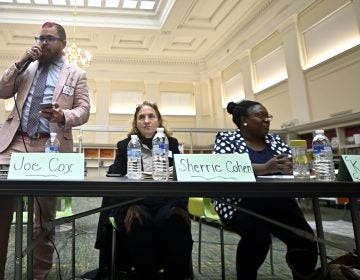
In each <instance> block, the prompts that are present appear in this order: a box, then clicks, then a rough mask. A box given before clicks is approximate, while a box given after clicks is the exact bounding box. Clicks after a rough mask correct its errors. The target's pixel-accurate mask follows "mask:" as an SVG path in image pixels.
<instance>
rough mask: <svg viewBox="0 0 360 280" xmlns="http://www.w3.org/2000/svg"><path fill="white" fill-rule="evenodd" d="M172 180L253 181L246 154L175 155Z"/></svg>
mask: <svg viewBox="0 0 360 280" xmlns="http://www.w3.org/2000/svg"><path fill="white" fill-rule="evenodd" d="M174 180H177V181H219V182H224V181H246V182H252V181H255V176H254V171H253V169H252V166H251V161H250V159H249V156H248V154H175V155H174Z"/></svg>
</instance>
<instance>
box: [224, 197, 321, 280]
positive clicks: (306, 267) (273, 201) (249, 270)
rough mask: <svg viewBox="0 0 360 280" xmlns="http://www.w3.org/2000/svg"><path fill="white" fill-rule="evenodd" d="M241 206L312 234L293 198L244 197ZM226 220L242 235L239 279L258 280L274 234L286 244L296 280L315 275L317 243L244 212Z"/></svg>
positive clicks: (239, 248)
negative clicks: (259, 270) (258, 274)
mask: <svg viewBox="0 0 360 280" xmlns="http://www.w3.org/2000/svg"><path fill="white" fill-rule="evenodd" d="M240 206H241V207H242V208H246V209H249V210H252V211H253V212H256V213H259V214H261V215H263V216H266V217H268V218H271V219H274V220H276V221H279V222H282V223H284V224H287V225H289V226H292V227H296V228H299V229H302V230H304V231H307V232H310V233H312V232H313V231H312V229H311V227H310V226H309V224H308V223H307V222H306V220H305V217H304V215H303V213H302V212H301V210H300V208H299V207H298V205H297V203H296V201H295V200H293V199H287V198H264V199H263V198H244V199H243V200H242V201H241V203H240ZM223 221H224V223H225V224H227V225H228V226H229V227H230V228H232V229H233V230H234V231H236V232H237V233H239V234H240V236H241V239H240V241H239V244H238V247H237V253H236V270H237V278H238V279H241V280H255V279H256V277H257V271H258V269H259V267H260V266H261V265H262V263H263V262H264V260H265V258H266V255H267V253H268V251H269V248H270V244H271V235H273V236H275V237H277V238H279V239H280V240H281V241H283V242H284V243H285V244H286V245H287V253H288V255H287V256H288V257H287V260H288V263H289V264H290V265H291V268H292V271H293V278H294V279H306V278H305V277H307V276H310V275H311V274H312V273H313V271H314V269H315V267H316V263H317V254H318V249H317V243H316V242H314V241H312V240H309V239H306V238H303V237H300V236H298V235H296V234H295V233H293V232H290V231H289V230H287V229H284V228H281V227H279V226H276V225H273V224H271V223H269V222H266V221H264V220H261V219H259V218H256V217H253V216H251V215H249V214H246V213H243V212H241V211H237V212H236V213H235V216H234V217H233V219H232V220H231V221H228V220H223ZM299 275H301V276H304V278H301V277H299Z"/></svg>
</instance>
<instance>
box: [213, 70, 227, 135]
mask: <svg viewBox="0 0 360 280" xmlns="http://www.w3.org/2000/svg"><path fill="white" fill-rule="evenodd" d="M211 80H212V100H213V104H214V105H213V112H212V115H213V117H214V123H213V127H215V128H222V127H225V117H224V109H223V106H222V105H223V104H222V103H223V96H224V94H223V93H224V87H223V84H222V79H221V72H217V73H216V74H215V75H214V76H213V77H212V78H211Z"/></svg>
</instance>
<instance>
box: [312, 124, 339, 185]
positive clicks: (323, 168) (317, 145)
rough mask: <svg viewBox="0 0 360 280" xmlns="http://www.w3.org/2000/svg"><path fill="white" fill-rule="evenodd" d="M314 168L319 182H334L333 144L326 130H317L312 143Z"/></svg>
mask: <svg viewBox="0 0 360 280" xmlns="http://www.w3.org/2000/svg"><path fill="white" fill-rule="evenodd" d="M312 149H313V158H314V160H313V168H314V170H315V175H316V179H317V180H319V181H334V180H335V169H334V161H333V154H332V149H331V144H330V141H329V139H328V138H327V137H326V136H325V134H324V130H316V131H315V137H314V139H313V142H312Z"/></svg>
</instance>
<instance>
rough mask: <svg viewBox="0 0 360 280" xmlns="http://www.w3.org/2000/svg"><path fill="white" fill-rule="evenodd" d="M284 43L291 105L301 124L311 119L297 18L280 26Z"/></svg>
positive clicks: (295, 117)
mask: <svg viewBox="0 0 360 280" xmlns="http://www.w3.org/2000/svg"><path fill="white" fill-rule="evenodd" d="M279 31H280V32H281V35H282V39H283V43H284V53H285V62H286V68H287V73H288V88H289V97H290V106H291V110H292V113H293V117H294V119H298V120H299V123H300V124H303V123H308V122H310V121H311V117H310V110H309V101H308V97H307V91H306V81H305V76H304V72H303V69H302V66H301V57H300V54H301V49H300V44H299V41H298V31H297V25H296V18H295V17H293V18H291V19H290V20H289V21H287V22H285V23H284V24H283V25H282V26H280V28H279Z"/></svg>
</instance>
